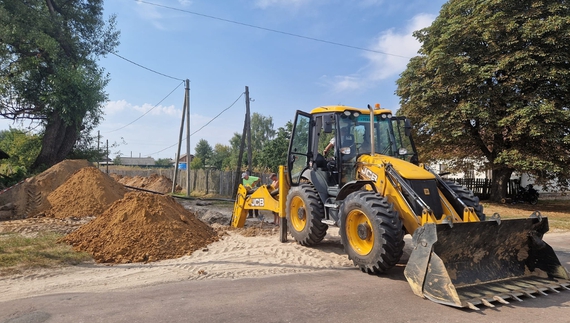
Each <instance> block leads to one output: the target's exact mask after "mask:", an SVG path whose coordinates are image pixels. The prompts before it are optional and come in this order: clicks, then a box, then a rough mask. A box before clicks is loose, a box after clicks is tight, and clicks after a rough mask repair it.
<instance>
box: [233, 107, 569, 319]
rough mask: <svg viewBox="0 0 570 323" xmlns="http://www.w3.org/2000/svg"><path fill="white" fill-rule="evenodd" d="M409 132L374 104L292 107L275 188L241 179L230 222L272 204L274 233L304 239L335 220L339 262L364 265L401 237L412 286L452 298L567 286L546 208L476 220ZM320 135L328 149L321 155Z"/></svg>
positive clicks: (389, 260)
mask: <svg viewBox="0 0 570 323" xmlns="http://www.w3.org/2000/svg"><path fill="white" fill-rule="evenodd" d="M410 132H411V123H410V121H409V120H408V119H406V118H404V117H399V116H394V115H392V113H391V111H390V110H386V109H380V107H379V106H378V105H377V106H376V107H375V108H372V107H371V106H368V109H358V108H354V107H348V106H323V107H318V108H316V109H313V110H312V111H311V113H306V112H302V111H297V114H296V117H295V122H294V125H293V132H292V135H291V139H290V142H289V150H288V155H287V156H288V160H287V164H286V165H284V166H281V167H280V171H279V176H280V177H279V178H280V184H279V188H278V189H275V190H273V189H271V188H268V187H267V186H262V187H260V188H258V189H257V190H255V191H251V190H249V191H248V190H247V189H246V188H245V187H243V186H242V185H240V187H239V189H238V194H237V198H236V202H235V205H234V212H233V217H232V226H234V227H242V226H243V225H244V223H245V218H246V217H247V212H248V210H250V209H259V210H269V211H273V212H278V213H279V216H280V218H281V221H280V240H281V241H282V242H285V241H287V232H289V233H290V234H291V236H292V237H293V238H294V239H295V240H296V241H297V242H298V243H299V244H301V245H303V246H312V245H315V244H317V243H319V242H320V241H321V240H322V239H323V238H324V237H325V234H326V232H327V229H328V226H329V225H334V226H338V227H339V228H340V230H339V232H340V237H341V241H342V244H343V246H344V250H345V252H346V253H347V254H348V257H349V259H351V260H352V261H353V262H354V264H355V265H356V266H358V267H359V268H360V269H361V270H362V271H363V272H366V273H369V274H381V273H384V272H386V271H387V270H389V269H390V268H392V267H394V266H395V265H396V264H397V263H398V261H399V260H400V257H401V256H402V254H403V249H404V235H405V234H410V235H412V243H413V247H412V253H411V255H410V258H409V260H408V262H407V265H406V268H405V270H404V275H405V277H406V279H407V280H408V283H409V284H410V287H411V288H412V290H413V292H414V293H415V294H416V295H418V296H421V297H425V298H428V299H430V300H432V301H434V302H437V303H442V304H446V305H451V306H456V307H468V308H471V309H478V307H477V306H478V305H481V304H482V305H484V306H489V307H494V305H493V304H492V302H500V303H508V301H507V299H509V300H510V299H513V300H517V301H521V298H520V297H521V296H527V297H531V298H534V295H533V294H544V292H545V291H553V292H558V289H560V290H562V289H570V288H569V286H570V278H569V276H570V275H569V273H568V271H567V270H566V269H565V268H564V267H563V266H562V265H561V264H560V261H559V259H558V257H557V256H556V254H555V253H554V251H553V249H552V248H551V247H550V246H549V245H548V244H547V243H546V242H544V241H543V240H542V237H543V235H544V233H546V232H547V231H548V219H547V218H546V217H542V216H541V215H540V213H538V212H535V213H533V214H532V215H531V216H530V217H529V218H523V219H511V220H501V218H500V216H499V215H498V214H495V215H493V216H491V217H489V218H486V216H485V214H484V213H483V206H482V205H481V204H479V199H478V198H477V197H476V196H475V195H474V194H473V192H471V191H469V190H467V189H466V188H465V187H463V186H460V185H458V184H456V183H454V182H450V181H447V180H445V179H443V178H442V177H441V176H440V175H439V174H437V173H436V172H435V171H434V170H432V169H430V168H429V167H427V166H426V165H422V164H419V162H418V156H417V153H416V149H415V146H414V142H413V140H412V137H411V135H410ZM333 138H334V139H333ZM331 139H332V140H331ZM329 143H331V144H334V146H335V148H334V149H331V150H334V153H333V156H330V157H327V156H323V154H322V153H321V152H322V151H323V150H322V149H323V147H324V146H326V145H327V144H329Z"/></svg>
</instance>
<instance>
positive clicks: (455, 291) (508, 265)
mask: <svg viewBox="0 0 570 323" xmlns="http://www.w3.org/2000/svg"><path fill="white" fill-rule="evenodd" d="M547 231H548V219H547V218H546V217H542V218H541V217H540V216H539V217H531V218H527V219H515V220H503V221H501V220H496V221H494V220H492V221H486V222H466V223H454V224H453V225H452V226H450V225H449V224H426V225H424V226H422V227H420V228H418V229H417V230H416V231H415V232H414V235H413V242H414V246H413V251H412V254H411V255H410V259H409V261H408V264H407V266H406V269H405V271H404V274H405V276H406V279H407V280H408V283H409V284H410V286H411V288H412V290H413V291H414V293H415V294H416V295H418V296H421V297H426V298H428V299H430V300H431V301H434V302H437V303H441V304H446V305H451V306H457V307H469V308H471V309H478V308H477V306H476V305H479V304H483V305H485V306H489V307H493V306H494V305H493V304H491V302H493V301H498V302H501V303H505V304H506V303H508V302H507V301H506V300H505V299H514V300H517V301H521V299H520V298H519V296H528V297H531V298H534V296H533V295H532V294H534V293H538V294H545V293H544V291H547V290H548V291H553V292H558V290H557V288H558V289H569V288H568V287H569V286H570V279H569V274H568V271H567V270H566V269H565V268H564V267H563V266H562V265H561V264H560V261H559V260H558V257H557V256H556V254H555V253H554V251H553V250H552V247H550V246H549V245H548V244H547V243H546V242H544V241H543V240H542V236H543V235H544V233H546V232H547Z"/></svg>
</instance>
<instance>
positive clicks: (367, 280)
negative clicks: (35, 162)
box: [0, 233, 570, 323]
mask: <svg viewBox="0 0 570 323" xmlns="http://www.w3.org/2000/svg"><path fill="white" fill-rule="evenodd" d="M545 240H546V241H547V242H548V243H549V244H551V245H552V246H553V248H554V249H555V250H556V251H557V254H558V257H559V258H560V260H561V262H562V263H563V264H564V266H566V268H570V246H569V244H568V241H570V233H552V234H547V235H546V236H545ZM403 268H404V267H403V266H397V267H396V268H395V269H394V270H393V271H392V272H391V273H390V274H388V275H386V276H383V277H376V276H369V275H366V274H363V273H361V272H360V271H359V270H358V269H356V268H354V267H353V266H352V265H351V264H350V263H349V262H348V260H347V259H346V256H345V255H344V254H343V253H342V249H341V248H340V244H339V242H338V240H337V237H336V236H334V233H333V234H331V235H330V236H329V237H327V240H326V241H325V243H323V244H322V245H320V246H319V247H317V248H305V247H300V246H298V245H296V244H295V243H293V242H289V243H285V244H281V243H278V242H277V238H276V236H256V237H251V238H248V237H244V236H241V235H230V236H228V237H227V239H223V240H222V241H219V242H216V243H214V244H212V245H211V246H210V248H209V250H208V251H201V252H198V253H197V254H196V255H193V256H191V257H183V258H181V259H176V260H171V261H160V262H158V263H153V264H146V265H145V264H130V265H129V264H125V265H117V266H99V265H95V264H90V265H86V266H80V267H71V268H66V269H62V271H61V272H58V273H51V274H47V273H43V274H38V275H36V276H34V277H27V278H24V277H22V278H20V279H16V280H0V290H2V291H3V292H2V293H1V294H0V300H1V302H0V322H81V321H83V322H123V321H125V322H127V321H128V322H133V321H136V322H156V321H162V322H229V321H231V322H330V321H331V320H333V319H334V321H335V322H377V321H382V322H466V321H470V322H512V321H517V322H533V323H534V322H537V321H545V322H568V321H569V320H570V319H569V314H568V313H570V312H569V310H570V292H568V291H566V292H561V293H559V294H557V293H553V292H552V293H549V295H548V296H538V297H537V298H536V299H530V298H524V299H523V300H524V301H523V302H522V303H518V302H516V303H512V304H511V305H497V307H496V308H494V309H490V308H485V309H483V310H482V311H480V312H474V311H470V310H459V309H455V308H451V307H448V306H443V305H439V304H435V303H433V302H430V301H427V300H424V299H421V298H419V297H417V296H415V295H413V293H412V292H411V290H410V288H409V286H408V283H407V282H406V280H405V278H404V277H403ZM38 295H42V296H38Z"/></svg>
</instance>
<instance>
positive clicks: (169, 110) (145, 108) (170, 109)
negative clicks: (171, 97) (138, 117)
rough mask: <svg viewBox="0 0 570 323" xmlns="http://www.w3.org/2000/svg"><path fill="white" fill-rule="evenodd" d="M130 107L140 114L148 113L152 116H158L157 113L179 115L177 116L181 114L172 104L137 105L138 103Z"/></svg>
mask: <svg viewBox="0 0 570 323" xmlns="http://www.w3.org/2000/svg"><path fill="white" fill-rule="evenodd" d="M132 109H133V110H135V111H138V112H140V113H141V114H144V113H149V114H150V115H153V116H159V115H167V116H176V115H179V116H182V110H176V108H175V107H174V106H173V105H171V106H167V107H164V106H162V105H158V106H156V107H155V106H153V105H152V104H149V103H145V104H143V105H142V106H138V105H135V106H132ZM149 111H150V112H149Z"/></svg>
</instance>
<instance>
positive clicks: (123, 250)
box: [60, 192, 218, 263]
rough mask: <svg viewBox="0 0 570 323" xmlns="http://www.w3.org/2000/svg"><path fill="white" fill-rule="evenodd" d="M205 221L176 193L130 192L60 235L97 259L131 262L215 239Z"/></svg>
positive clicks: (168, 255) (165, 255)
mask: <svg viewBox="0 0 570 323" xmlns="http://www.w3.org/2000/svg"><path fill="white" fill-rule="evenodd" d="M217 240H218V236H217V234H216V233H215V232H214V230H213V229H212V228H210V227H209V226H208V225H207V224H205V223H203V222H201V221H200V220H198V219H197V218H196V217H195V216H194V214H193V213H191V212H189V211H188V210H186V209H184V207H182V206H181V205H180V204H178V203H177V202H176V201H175V200H174V199H173V198H172V197H170V196H163V195H156V194H151V193H143V192H129V193H127V194H126V195H125V197H124V198H123V199H121V200H118V201H116V202H115V203H113V205H111V206H110V207H109V208H108V209H107V210H106V211H105V212H103V213H102V214H101V215H99V216H98V217H97V218H95V219H94V220H93V221H91V222H89V223H87V224H85V225H83V226H81V227H80V228H79V229H77V230H76V231H74V232H73V233H71V234H69V235H67V236H65V237H63V238H61V239H60V241H62V242H66V243H69V244H71V245H72V246H73V247H74V249H75V250H79V251H85V252H89V253H91V254H92V255H93V258H94V259H95V261H96V262H100V263H131V262H151V261H158V260H163V259H173V258H179V257H181V256H184V255H189V254H191V253H192V252H194V251H196V250H198V249H201V248H204V247H206V246H207V245H208V244H210V243H212V242H214V241H217Z"/></svg>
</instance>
